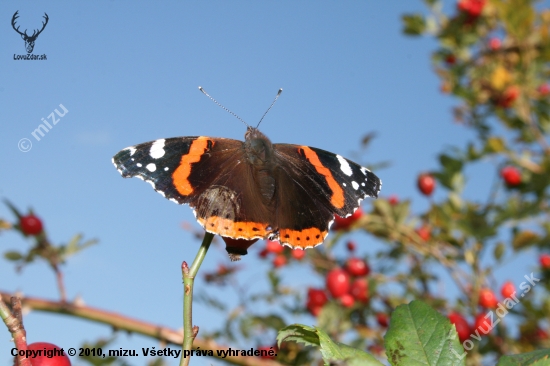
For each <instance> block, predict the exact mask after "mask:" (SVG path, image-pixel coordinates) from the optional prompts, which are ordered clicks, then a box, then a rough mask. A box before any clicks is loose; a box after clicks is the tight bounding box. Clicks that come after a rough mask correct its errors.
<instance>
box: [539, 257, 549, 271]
mask: <svg viewBox="0 0 550 366" xmlns="http://www.w3.org/2000/svg"><path fill="white" fill-rule="evenodd" d="M539 262H540V266H541V267H542V268H543V269H549V268H550V254H541V255H540V257H539Z"/></svg>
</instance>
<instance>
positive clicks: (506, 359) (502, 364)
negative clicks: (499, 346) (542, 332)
mask: <svg viewBox="0 0 550 366" xmlns="http://www.w3.org/2000/svg"><path fill="white" fill-rule="evenodd" d="M549 364H550V349H540V350H538V351H533V352H529V353H522V354H519V355H508V356H502V357H501V358H500V360H498V363H497V366H543V365H549Z"/></svg>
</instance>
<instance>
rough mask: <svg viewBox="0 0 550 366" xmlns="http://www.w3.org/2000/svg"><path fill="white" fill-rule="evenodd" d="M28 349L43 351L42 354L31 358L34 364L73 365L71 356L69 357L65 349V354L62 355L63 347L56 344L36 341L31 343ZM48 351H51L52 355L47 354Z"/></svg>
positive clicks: (47, 365) (42, 365)
mask: <svg viewBox="0 0 550 366" xmlns="http://www.w3.org/2000/svg"><path fill="white" fill-rule="evenodd" d="M27 349H28V350H32V351H42V352H41V355H40V356H37V357H34V358H31V359H30V360H31V364H32V366H71V360H69V357H67V354H66V353H65V351H64V352H63V355H62V356H60V350H61V348H60V347H58V346H56V345H55V344H51V343H47V342H36V343H32V344H29V345H28V346H27ZM44 350H45V351H44ZM48 352H51V353H50V355H51V356H52V357H48V356H47V355H48ZM44 353H46V354H44ZM54 354H55V355H54Z"/></svg>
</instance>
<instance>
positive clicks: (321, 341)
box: [277, 324, 382, 366]
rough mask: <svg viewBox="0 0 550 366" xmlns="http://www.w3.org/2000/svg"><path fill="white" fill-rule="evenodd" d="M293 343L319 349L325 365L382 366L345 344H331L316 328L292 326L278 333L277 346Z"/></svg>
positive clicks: (360, 351)
mask: <svg viewBox="0 0 550 366" xmlns="http://www.w3.org/2000/svg"><path fill="white" fill-rule="evenodd" d="M289 341H294V342H298V343H303V344H305V345H306V346H314V347H320V350H321V354H322V356H323V360H324V361H325V365H328V364H329V363H330V362H334V361H345V363H346V365H348V366H382V363H380V361H378V360H377V359H376V358H374V357H373V356H372V355H370V354H369V353H367V352H365V351H362V350H360V349H357V348H353V347H350V346H347V345H345V344H341V343H336V342H333V341H332V340H331V339H330V338H329V336H328V335H327V334H326V333H325V332H323V331H322V330H320V329H319V328H316V327H309V326H307V325H301V324H293V325H290V326H288V327H285V328H283V329H281V330H280V331H279V334H278V335H277V344H278V345H279V347H280V346H281V343H282V342H289Z"/></svg>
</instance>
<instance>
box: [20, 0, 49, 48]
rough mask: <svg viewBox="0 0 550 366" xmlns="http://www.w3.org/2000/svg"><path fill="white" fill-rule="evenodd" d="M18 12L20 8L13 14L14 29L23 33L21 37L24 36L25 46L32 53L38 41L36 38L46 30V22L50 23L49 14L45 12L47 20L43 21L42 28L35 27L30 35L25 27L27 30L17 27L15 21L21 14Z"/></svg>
mask: <svg viewBox="0 0 550 366" xmlns="http://www.w3.org/2000/svg"><path fill="white" fill-rule="evenodd" d="M17 13H19V10H17V11H16V12H15V14H13V17H12V18H11V26H12V27H13V29H14V30H15V31H16V32H17V33H19V34H20V35H21V38H23V40H24V41H25V48H26V49H27V53H32V50H33V49H34V42H35V41H36V38H38V35H39V34H40V33H42V31H43V30H44V28H46V24H48V19H49V18H48V14H46V13H44V19H45V20H46V21H45V22H42V29H40V30H38V29H35V30H34V32H33V33H32V35H30V36H29V35H28V34H27V30H26V29H25V32H21V31H19V27H17V28H15V22H16V20H17V18H19V15H17Z"/></svg>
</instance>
